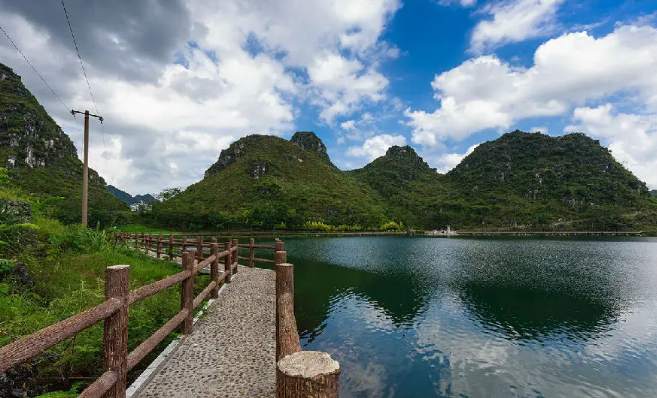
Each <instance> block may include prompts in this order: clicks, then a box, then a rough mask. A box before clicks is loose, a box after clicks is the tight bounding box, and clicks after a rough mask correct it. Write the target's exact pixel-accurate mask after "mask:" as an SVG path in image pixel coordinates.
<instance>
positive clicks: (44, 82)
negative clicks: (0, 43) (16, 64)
mask: <svg viewBox="0 0 657 398" xmlns="http://www.w3.org/2000/svg"><path fill="white" fill-rule="evenodd" d="M0 30H2V33H4V34H5V36H7V39H9V42H10V43H11V44H12V45H13V46H14V48H15V49H16V51H18V52H19V54H20V55H22V56H23V58H24V59H25V61H26V62H27V64H28V65H30V67H31V68H32V70H33V71H34V73H36V74H37V76H39V78H41V81H42V82H43V84H45V85H46V87H48V89H50V92H51V93H52V94H53V95H54V96H55V97H56V98H57V99H58V100H59V102H61V104H62V105H64V108H66V113H71V109H72V108H71V107H70V106H68V105H66V103H65V102H64V100H62V98H61V97H60V96H59V95H57V93H56V92H55V90H53V88H52V87H50V84H48V82H47V81H46V79H44V78H43V76H42V75H41V73H39V71H38V70H37V69H36V68H35V67H34V65H32V63H31V62H30V60H29V59H27V57H26V56H25V54H23V52H22V51H21V49H20V48H18V46H17V45H16V43H14V41H13V40H12V39H11V37H10V36H9V34H8V33H7V32H6V31H5V30H4V29H3V28H2V26H0Z"/></svg>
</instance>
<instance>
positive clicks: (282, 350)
mask: <svg viewBox="0 0 657 398" xmlns="http://www.w3.org/2000/svg"><path fill="white" fill-rule="evenodd" d="M278 253H283V254H284V253H285V252H277V254H278ZM300 350H301V344H300V343H299V334H298V333H297V323H296V320H295V318H294V266H293V265H292V264H288V263H277V264H276V360H277V361H279V360H280V359H281V358H283V357H284V356H286V355H289V354H292V353H294V352H297V351H300Z"/></svg>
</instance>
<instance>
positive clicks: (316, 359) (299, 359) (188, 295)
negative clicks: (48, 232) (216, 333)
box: [0, 233, 340, 398]
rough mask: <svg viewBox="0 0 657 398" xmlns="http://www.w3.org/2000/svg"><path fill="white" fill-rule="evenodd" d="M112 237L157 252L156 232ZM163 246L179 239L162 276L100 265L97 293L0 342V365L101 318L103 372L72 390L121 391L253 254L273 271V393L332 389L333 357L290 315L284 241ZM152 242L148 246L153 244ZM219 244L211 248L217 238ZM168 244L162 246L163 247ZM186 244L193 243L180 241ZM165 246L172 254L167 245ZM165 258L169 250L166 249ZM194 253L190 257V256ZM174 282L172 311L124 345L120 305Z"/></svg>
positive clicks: (323, 393)
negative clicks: (176, 267)
mask: <svg viewBox="0 0 657 398" xmlns="http://www.w3.org/2000/svg"><path fill="white" fill-rule="evenodd" d="M115 240H116V241H117V242H120V241H126V240H132V241H134V242H135V247H136V248H144V249H145V250H149V251H155V253H156V255H157V256H158V257H159V255H161V254H162V247H163V242H164V240H163V239H162V236H161V235H159V236H157V237H156V239H153V236H152V235H150V234H149V235H144V234H141V235H134V234H129V233H121V234H116V235H115ZM167 242H168V244H170V245H171V246H174V247H176V246H179V247H180V254H178V255H180V256H182V271H181V272H179V273H177V274H175V275H171V276H169V277H167V278H165V279H162V280H160V281H157V282H155V283H151V284H149V285H146V286H142V287H140V288H138V289H136V290H132V291H130V266H128V265H115V266H111V267H107V269H106V273H105V301H104V302H103V303H102V304H99V305H97V306H95V307H93V308H91V309H89V310H87V311H84V312H82V313H80V314H77V315H74V316H72V317H70V318H68V319H66V320H63V321H61V322H58V323H56V324H54V325H52V326H49V327H47V328H45V329H41V330H39V331H37V332H35V333H33V334H31V335H29V336H27V337H24V338H22V339H20V340H17V341H14V342H13V343H11V344H8V345H6V346H4V347H0V372H5V371H7V370H8V369H10V368H12V367H13V366H15V365H17V364H20V363H22V362H24V361H27V360H29V359H31V358H33V357H35V356H36V355H39V354H40V353H42V352H43V351H45V350H47V349H48V348H51V347H53V346H55V345H56V344H59V343H60V342H62V341H64V340H66V339H68V338H71V337H73V336H74V335H75V334H77V333H78V332H80V331H82V330H84V329H86V328H88V327H90V326H92V325H94V324H96V323H98V322H100V321H104V334H103V372H104V373H103V374H102V375H101V376H100V377H99V378H98V379H96V381H94V382H93V383H92V384H91V385H90V386H89V387H87V388H86V389H85V390H84V391H83V392H82V393H81V394H80V397H83V398H90V397H103V398H125V392H126V383H127V373H128V371H129V370H131V369H132V368H134V367H135V366H136V365H137V364H138V363H139V362H140V361H141V360H142V359H143V358H144V357H146V355H147V354H148V353H149V352H151V351H152V350H153V349H154V348H155V347H157V345H158V344H160V343H161V342H162V341H163V340H164V339H165V338H166V336H167V335H169V334H170V333H171V332H172V331H173V330H174V329H175V328H176V327H178V326H179V325H182V327H181V329H182V333H183V334H184V335H189V334H191V333H192V331H193V314H194V310H195V309H196V308H197V307H198V306H199V305H200V304H201V303H202V302H203V300H205V299H206V298H207V297H208V295H210V297H212V298H217V297H218V295H219V286H220V284H221V283H222V282H224V281H225V282H228V283H230V281H231V278H232V275H233V274H235V273H237V271H238V259H242V260H248V261H249V265H250V266H251V267H253V263H254V262H265V263H274V264H275V271H276V307H275V308H276V361H277V365H276V396H277V397H278V398H302V397H304V398H305V397H309V396H313V397H317V398H334V397H338V376H339V374H340V366H339V364H338V363H337V362H336V361H334V360H333V359H331V357H330V355H329V354H327V353H325V352H317V351H302V350H301V345H300V342H299V334H298V333H297V324H296V320H295V317H294V266H293V265H292V264H289V263H287V252H286V251H285V244H284V242H282V241H281V240H279V239H276V241H275V243H274V245H273V246H268V245H255V244H254V240H253V238H251V239H250V243H249V244H248V245H246V244H239V242H238V240H237V239H228V240H227V241H226V242H225V243H223V244H221V243H218V242H217V241H216V238H212V239H211V242H210V243H204V242H203V238H197V239H195V240H189V239H187V238H186V237H182V239H180V240H176V239H175V238H173V237H171V236H169V239H168V240H167ZM153 243H156V248H155V250H153ZM220 245H222V246H223V249H225V250H223V251H221V252H220V251H219V246H220ZM171 246H169V247H170V248H171ZM190 246H194V247H195V248H196V249H195V250H194V251H187V248H188V247H190ZM207 246H209V248H210V249H209V253H208V254H209V256H208V257H207V258H204V254H205V250H204V247H207ZM240 247H242V248H250V256H249V257H241V256H238V249H239V248H240ZM255 249H273V250H274V260H269V259H260V258H255V257H254V251H255ZM168 254H169V255H170V256H172V255H174V254H173V249H170V250H169V252H168ZM169 258H173V257H169ZM195 259H196V260H197V261H195ZM220 259H223V260H224V261H223V265H224V267H223V272H222V273H221V274H220V273H219V260H220ZM208 266H209V267H210V283H209V284H208V286H207V287H206V288H205V289H203V291H202V292H201V293H200V294H199V295H198V296H196V297H194V280H195V277H196V275H197V274H198V273H199V272H200V271H201V270H202V269H203V268H205V267H208ZM179 283H181V284H182V288H181V295H180V308H181V309H180V312H179V313H178V314H177V315H175V316H174V317H173V318H171V319H170V320H169V321H168V322H167V323H165V324H164V325H163V326H162V327H161V328H160V329H158V330H157V331H156V332H155V333H153V335H151V336H150V337H149V338H147V339H146V340H145V341H144V342H142V343H141V344H140V345H139V346H138V347H137V348H135V349H134V350H133V351H132V352H128V322H129V318H128V309H129V307H130V305H132V304H134V303H136V302H139V301H141V300H144V299H145V298H147V297H150V296H153V295H155V294H157V293H159V292H161V291H163V290H164V289H167V288H169V287H172V286H175V285H177V284H179Z"/></svg>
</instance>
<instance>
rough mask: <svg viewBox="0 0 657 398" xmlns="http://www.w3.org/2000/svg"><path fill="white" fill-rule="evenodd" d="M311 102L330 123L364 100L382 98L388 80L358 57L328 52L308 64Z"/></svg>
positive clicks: (375, 100) (348, 112) (355, 107)
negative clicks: (366, 65)
mask: <svg viewBox="0 0 657 398" xmlns="http://www.w3.org/2000/svg"><path fill="white" fill-rule="evenodd" d="M308 75H309V77H310V83H311V85H312V90H313V91H314V92H315V96H314V100H313V101H314V102H315V103H316V104H318V105H320V106H321V107H322V108H323V110H322V111H321V112H320V118H321V119H323V120H324V121H326V122H329V123H331V122H332V121H333V119H334V118H335V117H336V116H340V115H349V114H351V113H353V112H354V111H355V110H356V109H358V107H359V106H360V105H361V104H362V103H363V102H365V101H371V102H377V101H380V100H382V99H384V98H385V96H384V94H383V90H384V89H385V88H386V87H387V86H388V79H386V78H385V77H384V76H383V75H382V74H380V73H379V72H377V71H376V70H374V69H372V68H367V67H365V65H363V64H362V63H361V62H360V61H358V60H355V59H354V60H348V59H346V58H345V57H343V56H342V55H339V54H333V53H328V54H325V55H323V56H320V57H318V58H316V59H315V63H314V64H312V65H310V66H309V67H308Z"/></svg>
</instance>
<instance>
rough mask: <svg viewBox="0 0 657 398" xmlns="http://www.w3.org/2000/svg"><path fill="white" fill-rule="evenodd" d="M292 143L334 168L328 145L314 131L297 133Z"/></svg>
mask: <svg viewBox="0 0 657 398" xmlns="http://www.w3.org/2000/svg"><path fill="white" fill-rule="evenodd" d="M290 141H291V142H293V143H295V144H297V145H299V146H300V147H301V148H302V149H303V150H305V151H308V152H311V153H314V154H315V155H316V156H317V157H318V158H320V159H321V160H323V161H324V162H326V163H328V164H330V165H331V166H333V163H331V159H330V158H329V155H328V153H327V152H326V145H324V143H323V142H322V140H321V139H320V138H319V137H318V136H317V135H315V133H313V132H312V131H297V132H296V133H294V135H293V136H292V138H291V139H290ZM333 167H335V166H333Z"/></svg>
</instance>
